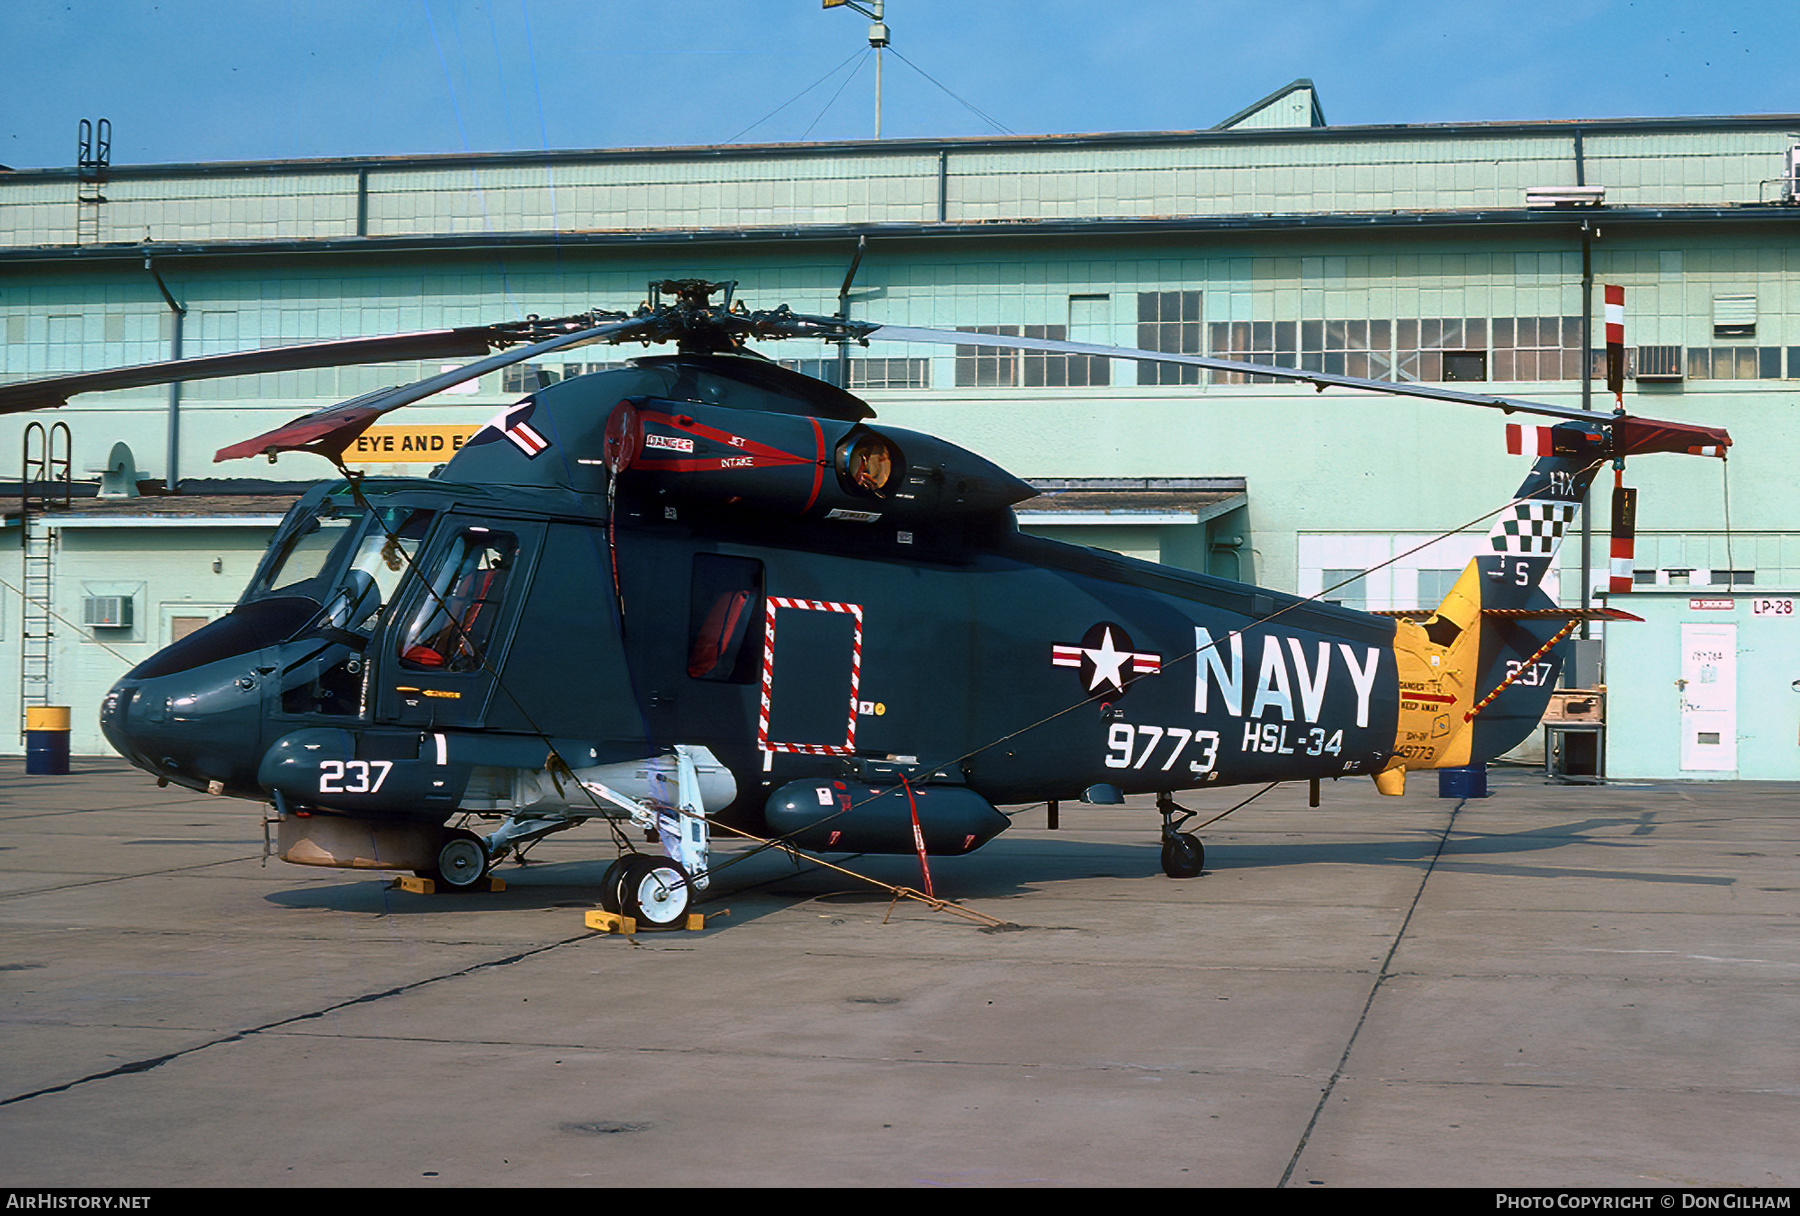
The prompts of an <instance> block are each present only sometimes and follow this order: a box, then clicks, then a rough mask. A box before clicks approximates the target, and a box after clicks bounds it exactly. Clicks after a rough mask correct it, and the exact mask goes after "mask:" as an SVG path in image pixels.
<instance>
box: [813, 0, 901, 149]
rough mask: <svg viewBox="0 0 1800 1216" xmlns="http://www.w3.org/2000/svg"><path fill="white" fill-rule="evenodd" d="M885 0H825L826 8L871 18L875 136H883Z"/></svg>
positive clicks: (885, 42)
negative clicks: (850, 10) (860, 0)
mask: <svg viewBox="0 0 1800 1216" xmlns="http://www.w3.org/2000/svg"><path fill="white" fill-rule="evenodd" d="M883 2H884V0H869V3H870V4H871V5H873V6H874V7H873V8H864V7H863V6H862V5H860V4H858V3H857V2H856V0H823V7H825V8H853V9H855V10H856V11H857V12H859V13H861V14H862V15H863V16H865V17H867V18H868V19H869V45H870V46H871V47H872V48H874V51H875V138H876V139H880V138H881V51H882V48H883V47H885V46H887V44H888V27H887V23H886V22H885V21H883V20H882V6H883Z"/></svg>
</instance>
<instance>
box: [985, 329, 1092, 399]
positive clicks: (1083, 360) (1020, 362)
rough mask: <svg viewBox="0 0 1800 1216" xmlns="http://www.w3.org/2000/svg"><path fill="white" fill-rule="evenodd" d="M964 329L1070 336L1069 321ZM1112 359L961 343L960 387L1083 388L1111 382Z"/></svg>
mask: <svg viewBox="0 0 1800 1216" xmlns="http://www.w3.org/2000/svg"><path fill="white" fill-rule="evenodd" d="M957 328H958V329H960V330H961V331H962V332H964V333H971V334H995V335H1004V336H1007V337H1013V338H1047V339H1049V340H1051V341H1055V342H1066V341H1068V340H1069V327H1068V326H1067V325H977V326H968V325H961V326H958V327H957ZM1111 366H1112V365H1111V362H1110V361H1109V360H1107V359H1103V358H1100V357H1098V356H1094V355H1058V354H1050V353H1048V352H1045V351H1035V350H1023V351H1022V350H1013V349H1011V348H1010V347H1002V346H958V347H957V348H956V386H957V387H958V388H1015V387H1024V388H1065V387H1072V388H1082V387H1088V386H1092V385H1100V384H1108V383H1110V382H1111V373H1110V370H1109V369H1110V368H1111Z"/></svg>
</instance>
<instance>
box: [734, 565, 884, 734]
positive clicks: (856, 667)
mask: <svg viewBox="0 0 1800 1216" xmlns="http://www.w3.org/2000/svg"><path fill="white" fill-rule="evenodd" d="M766 603H767V605H768V608H767V611H766V613H765V615H764V626H763V658H762V698H761V704H760V705H759V706H758V707H757V718H756V745H757V746H758V747H760V748H761V749H762V750H763V751H765V752H796V753H799V754H801V755H806V756H852V755H855V754H856V692H857V689H858V688H859V687H860V686H861V684H862V648H863V610H862V605H861V604H839V603H825V602H821V601H819V600H797V599H789V598H788V597H786V596H780V595H771V596H769V597H768V599H767V601H766ZM780 608H786V609H790V610H800V611H807V612H843V613H848V614H849V615H850V617H851V618H852V619H853V620H854V621H855V628H854V631H853V633H852V639H851V643H850V717H849V722H848V724H847V725H846V726H845V727H844V743H843V746H841V747H839V746H837V745H835V744H828V743H778V742H776V741H774V740H772V739H770V738H769V694H770V690H771V689H772V688H773V687H774V684H775V612H776V610H777V609H780Z"/></svg>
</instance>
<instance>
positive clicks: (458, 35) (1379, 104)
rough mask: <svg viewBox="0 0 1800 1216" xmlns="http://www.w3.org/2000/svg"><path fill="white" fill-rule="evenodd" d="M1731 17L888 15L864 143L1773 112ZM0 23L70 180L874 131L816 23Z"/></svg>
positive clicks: (1475, 3) (456, 19)
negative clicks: (93, 163) (115, 172)
mask: <svg viewBox="0 0 1800 1216" xmlns="http://www.w3.org/2000/svg"><path fill="white" fill-rule="evenodd" d="M1736 8H1737V9H1738V11H1737V12H1736V13H1735V14H1733V15H1719V14H1721V10H1720V9H1719V8H1718V7H1716V6H1710V5H1705V4H1699V3H1676V2H1674V0H1512V2H1509V3H1489V2H1485V0H1431V2H1415V0H1386V2H1377V0H1338V2H1336V3H1327V2H1324V0H1260V2H1256V0H1207V2H1195V3H1178V2H1174V0H1140V2H1138V3H1118V4H1101V3H1096V2H1082V3H1077V2H1075V0H1038V2H1037V3H1031V4H1027V3H1020V2H1014V0H989V2H981V0H960V2H956V0H888V5H887V21H888V25H889V26H890V28H891V29H892V31H893V49H894V51H895V52H897V53H898V55H902V56H904V57H905V61H902V60H901V59H900V58H898V57H897V56H896V55H889V56H887V57H886V59H885V66H884V89H883V93H884V107H883V108H884V117H883V135H884V136H885V137H887V138H906V137H935V136H959V135H981V134H990V133H996V132H999V131H1001V130H1002V129H1004V130H1005V131H1010V132H1012V133H1016V134H1038V133H1061V132H1077V131H1143V130H1181V129H1189V128H1196V127H1209V126H1211V125H1213V124H1215V123H1217V122H1218V121H1220V120H1221V119H1223V118H1225V117H1226V116H1228V115H1230V114H1232V113H1233V112H1235V111H1237V110H1239V109H1241V108H1243V107H1244V106H1246V105H1248V104H1249V103H1251V102H1252V101H1255V100H1256V99H1257V98H1259V97H1262V96H1263V95H1265V94H1267V93H1270V92H1272V91H1274V90H1275V89H1278V88H1280V87H1281V86H1283V85H1285V84H1286V83H1288V82H1289V81H1291V80H1293V79H1295V78H1297V77H1302V76H1305V77H1311V78H1312V79H1313V80H1314V82H1315V83H1316V84H1317V85H1318V88H1319V93H1320V97H1321V98H1322V100H1323V103H1324V108H1325V114H1326V117H1327V118H1328V119H1329V120H1330V122H1331V123H1332V125H1334V126H1342V125H1352V124H1362V123H1431V122H1477V121H1499V120H1507V119H1541V118H1609V117H1645V116H1663V115H1682V114H1768V113H1795V112H1800V101H1797V100H1796V98H1795V93H1794V88H1793V85H1792V83H1791V77H1792V74H1793V73H1792V67H1791V60H1792V58H1793V54H1792V52H1793V48H1794V46H1795V45H1796V42H1797V41H1800V39H1797V38H1796V35H1800V5H1796V4H1794V3H1792V0H1782V2H1780V3H1776V2H1772V0H1746V2H1744V3H1740V4H1739V5H1737V6H1736ZM1709 9H1710V10H1711V11H1710V12H1709ZM0 23H3V27H0V28H4V29H5V32H6V35H7V37H6V43H7V45H8V48H9V51H10V53H9V55H8V64H7V70H6V71H5V72H4V73H0V164H6V165H10V166H12V167H14V168H43V167H54V166H62V165H69V164H72V163H74V160H75V149H76V127H77V124H78V122H79V120H80V119H82V118H101V117H105V118H108V119H110V120H111V122H112V131H113V141H112V159H113V163H114V164H145V163H169V162H184V161H206V160H238V159H248V160H261V159H284V158H293V157H313V156H382V155H403V154H412V153H430V152H457V151H465V150H467V151H494V150H515V149H533V148H608V147H634V146H666V145H692V144H711V143H725V142H777V141H788V140H800V139H811V140H837V139H866V138H869V137H871V136H872V135H873V133H874V116H873V110H874V68H873V63H872V62H871V60H870V58H869V55H868V53H867V42H866V29H867V25H868V22H867V20H866V19H865V18H863V17H861V16H859V15H857V14H856V13H854V12H852V11H850V10H849V9H833V10H829V11H826V10H823V9H822V8H821V7H820V4H819V0H656V2H655V3H642V2H641V0H639V2H633V3H622V2H619V0H585V2H576V0H298V2H296V0H235V2H231V3H227V2H224V0H160V2H149V0H0ZM852 72H854V75H852ZM921 73H924V74H925V75H922V74H921ZM926 75H929V77H931V78H932V79H927V78H926ZM933 80H935V81H936V83H933ZM808 86H813V87H812V88H811V89H810V91H805V90H807V89H808ZM940 86H941V87H940ZM951 94H954V96H951ZM784 103H786V104H785V108H783V107H784ZM771 112H773V113H771ZM1796 129H1797V131H1800V123H1797V124H1796Z"/></svg>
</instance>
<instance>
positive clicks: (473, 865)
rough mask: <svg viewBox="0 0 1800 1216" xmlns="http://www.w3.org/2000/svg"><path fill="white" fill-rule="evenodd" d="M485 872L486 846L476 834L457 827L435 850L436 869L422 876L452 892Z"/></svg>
mask: <svg viewBox="0 0 1800 1216" xmlns="http://www.w3.org/2000/svg"><path fill="white" fill-rule="evenodd" d="M487 872H488V855H487V846H486V845H484V844H482V843H481V837H479V836H477V835H476V834H475V833H473V832H466V831H464V830H462V829H461V828H458V829H456V830H455V831H453V832H451V833H450V834H449V836H448V838H447V839H445V841H444V845H443V847H442V848H440V849H439V850H438V855H437V868H436V869H435V870H432V871H430V872H429V873H427V874H426V875H425V877H427V878H430V879H432V880H433V881H434V882H438V883H441V884H443V885H444V886H445V887H448V888H449V889H450V890H452V891H467V890H469V889H470V888H471V887H473V886H475V885H476V884H477V883H479V882H480V881H481V880H482V879H483V878H485V877H486V876H487Z"/></svg>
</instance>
